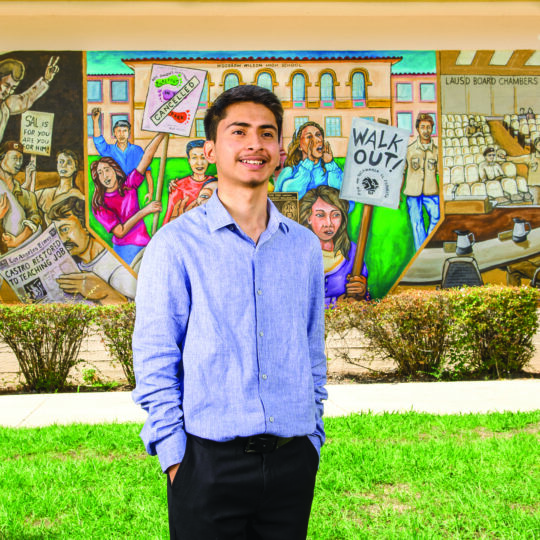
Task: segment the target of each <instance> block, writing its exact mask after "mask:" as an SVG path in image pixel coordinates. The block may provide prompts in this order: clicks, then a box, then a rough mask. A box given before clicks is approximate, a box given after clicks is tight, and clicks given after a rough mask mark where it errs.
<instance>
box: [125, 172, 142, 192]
mask: <svg viewBox="0 0 540 540" xmlns="http://www.w3.org/2000/svg"><path fill="white" fill-rule="evenodd" d="M144 179H145V176H144V174H141V173H140V172H139V171H138V170H137V169H133V170H132V171H131V172H130V173H129V174H128V175H127V178H126V183H125V184H124V185H125V187H129V188H135V189H136V188H138V187H139V186H140V185H141V184H142V183H143V182H144Z"/></svg>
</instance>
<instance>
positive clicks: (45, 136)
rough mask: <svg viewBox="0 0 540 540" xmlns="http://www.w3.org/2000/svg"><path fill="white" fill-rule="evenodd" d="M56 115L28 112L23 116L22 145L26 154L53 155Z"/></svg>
mask: <svg viewBox="0 0 540 540" xmlns="http://www.w3.org/2000/svg"><path fill="white" fill-rule="evenodd" d="M53 122H54V114H53V113H47V112H38V111H26V112H24V113H22V114H21V143H22V144H23V146H24V151H25V153H26V154H37V155H39V156H50V155H51V142H52V131H53Z"/></svg>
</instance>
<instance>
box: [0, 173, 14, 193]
mask: <svg viewBox="0 0 540 540" xmlns="http://www.w3.org/2000/svg"><path fill="white" fill-rule="evenodd" d="M0 179H2V180H3V181H4V183H5V184H6V186H7V187H8V189H9V190H10V191H13V175H12V174H11V173H8V172H7V171H4V169H1V168H0Z"/></svg>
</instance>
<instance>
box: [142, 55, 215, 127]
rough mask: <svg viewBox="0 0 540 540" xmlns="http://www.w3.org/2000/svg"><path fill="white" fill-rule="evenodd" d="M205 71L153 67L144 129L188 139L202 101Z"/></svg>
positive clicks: (156, 65)
mask: <svg viewBox="0 0 540 540" xmlns="http://www.w3.org/2000/svg"><path fill="white" fill-rule="evenodd" d="M205 78H206V71H203V70H200V69H190V68H183V67H176V66H166V65H161V64H154V65H153V66H152V73H151V75H150V84H149V85H148V94H147V97H146V106H145V109H144V116H143V123H142V129H144V130H146V131H157V132H160V133H171V134H173V135H182V136H185V137H187V136H188V135H189V134H190V132H191V126H192V124H193V121H194V118H195V113H196V112H197V106H198V105H199V100H200V98H201V93H202V89H203V86H204V81H205Z"/></svg>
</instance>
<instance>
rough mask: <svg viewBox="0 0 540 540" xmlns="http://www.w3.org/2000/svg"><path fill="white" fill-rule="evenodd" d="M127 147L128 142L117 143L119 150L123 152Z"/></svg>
mask: <svg viewBox="0 0 540 540" xmlns="http://www.w3.org/2000/svg"><path fill="white" fill-rule="evenodd" d="M127 145H128V141H122V142H120V141H116V146H118V148H120V150H122V152H123V151H124V150H125V149H126V148H127Z"/></svg>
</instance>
